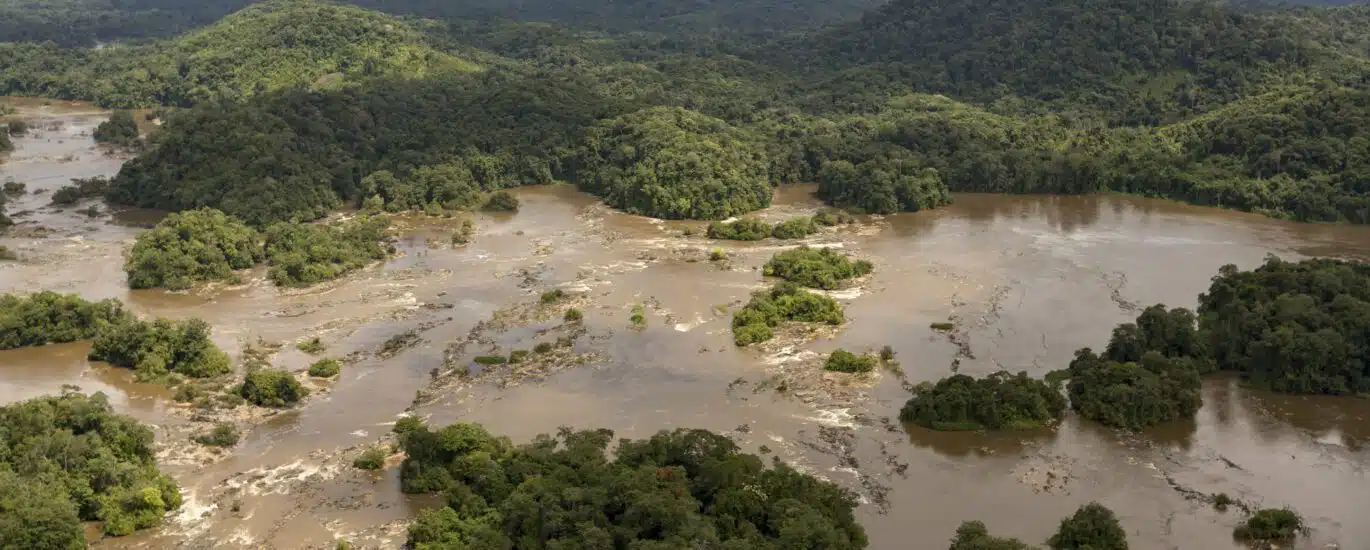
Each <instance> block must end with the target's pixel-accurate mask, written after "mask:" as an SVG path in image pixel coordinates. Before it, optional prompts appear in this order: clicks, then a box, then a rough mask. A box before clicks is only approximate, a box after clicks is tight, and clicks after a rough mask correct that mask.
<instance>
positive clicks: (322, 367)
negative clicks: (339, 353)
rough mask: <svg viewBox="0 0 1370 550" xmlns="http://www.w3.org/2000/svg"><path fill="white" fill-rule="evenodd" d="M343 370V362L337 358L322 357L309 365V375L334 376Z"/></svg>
mask: <svg viewBox="0 0 1370 550" xmlns="http://www.w3.org/2000/svg"><path fill="white" fill-rule="evenodd" d="M340 372H342V363H341V362H340V361H338V360H337V359H320V360H318V361H315V362H313V363H312V364H310V365H309V375H310V376H316V377H319V378H332V377H334V376H337V375H338V373H340Z"/></svg>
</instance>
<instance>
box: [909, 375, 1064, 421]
mask: <svg viewBox="0 0 1370 550" xmlns="http://www.w3.org/2000/svg"><path fill="white" fill-rule="evenodd" d="M1065 410H1066V399H1065V397H1062V396H1061V392H1060V390H1059V389H1058V388H1057V387H1053V386H1051V385H1049V384H1047V383H1045V382H1042V381H1041V380H1037V379H1034V378H1029V377H1028V375H1027V373H1026V372H1020V373H1018V374H1017V375H1012V374H1009V373H1008V372H1007V371H1000V372H996V373H994V374H991V375H989V376H986V377H984V378H981V379H978V380H977V379H975V378H972V377H970V376H966V375H964V374H957V375H953V376H950V377H948V378H943V379H941V380H939V381H937V383H936V384H931V383H928V382H924V383H922V384H919V385H918V387H916V388H915V389H914V390H913V397H912V398H910V399H909V400H908V402H907V403H905V404H904V408H903V410H901V411H900V413H899V418H900V420H903V421H904V422H911V423H914V424H918V425H920V426H923V427H925V428H931V429H934V430H1023V429H1030V428H1039V427H1042V426H1045V425H1048V424H1051V423H1053V422H1056V421H1058V420H1060V419H1061V416H1062V415H1063V414H1064V413H1065Z"/></svg>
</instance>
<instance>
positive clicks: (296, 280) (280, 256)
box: [266, 216, 391, 287]
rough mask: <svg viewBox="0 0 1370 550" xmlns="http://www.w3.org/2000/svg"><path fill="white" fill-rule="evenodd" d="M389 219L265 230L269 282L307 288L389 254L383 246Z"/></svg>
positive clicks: (374, 218)
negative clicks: (269, 267)
mask: <svg viewBox="0 0 1370 550" xmlns="http://www.w3.org/2000/svg"><path fill="white" fill-rule="evenodd" d="M389 225H390V220H389V219H387V218H386V217H385V216H370V217H361V218H357V219H353V220H348V221H344V222H337V223H332V224H301V223H284V222H283V223H277V224H275V225H272V226H271V227H268V228H267V229H266V258H267V263H268V264H270V266H271V269H270V271H269V272H268V274H269V276H270V277H271V280H272V281H275V282H276V284H278V285H281V286H295V287H302V286H309V285H312V284H316V283H320V282H323V281H328V280H331V279H336V278H338V277H341V276H343V275H346V274H348V273H349V272H352V271H354V270H357V269H360V268H362V267H364V266H366V265H367V264H369V263H371V262H373V261H377V260H383V259H385V258H387V257H389V255H390V252H391V251H390V250H389V248H388V246H386V245H385V244H384V243H382V242H381V241H382V239H384V238H385V237H386V228H387V227H389Z"/></svg>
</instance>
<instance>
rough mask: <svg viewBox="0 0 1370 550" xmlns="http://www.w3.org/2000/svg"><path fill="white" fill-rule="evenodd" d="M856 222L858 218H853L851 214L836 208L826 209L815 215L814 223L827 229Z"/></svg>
mask: <svg viewBox="0 0 1370 550" xmlns="http://www.w3.org/2000/svg"><path fill="white" fill-rule="evenodd" d="M855 222H856V218H853V217H852V215H851V214H848V213H846V212H845V211H842V210H838V209H836V208H824V209H822V210H819V211H818V213H817V214H814V215H813V223H815V224H817V225H822V226H825V227H834V226H838V225H845V224H849V223H855Z"/></svg>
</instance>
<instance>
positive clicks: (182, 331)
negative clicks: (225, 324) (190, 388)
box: [90, 317, 232, 379]
mask: <svg viewBox="0 0 1370 550" xmlns="http://www.w3.org/2000/svg"><path fill="white" fill-rule="evenodd" d="M209 332H210V328H209V323H206V322H204V321H202V320H200V319H189V320H185V321H173V320H171V319H164V318H160V317H159V318H157V319H156V320H154V321H152V322H147V321H138V320H133V319H126V320H124V321H121V322H118V323H110V324H107V325H105V326H104V327H102V328H101V329H100V331H99V333H97V334H96V336H95V342H94V344H93V345H92V346H91V350H90V359H91V360H92V361H104V362H106V363H109V364H111V365H114V366H116V367H124V368H127V369H134V370H136V371H138V376H139V377H140V378H143V379H159V378H161V377H163V376H165V375H167V374H168V373H175V374H179V375H181V376H188V377H191V378H208V377H211V376H218V375H220V374H224V373H227V372H229V371H230V370H232V368H231V366H230V365H229V360H228V354H226V353H224V352H223V350H221V349H219V347H218V346H216V345H214V342H212V341H210V339H209Z"/></svg>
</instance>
